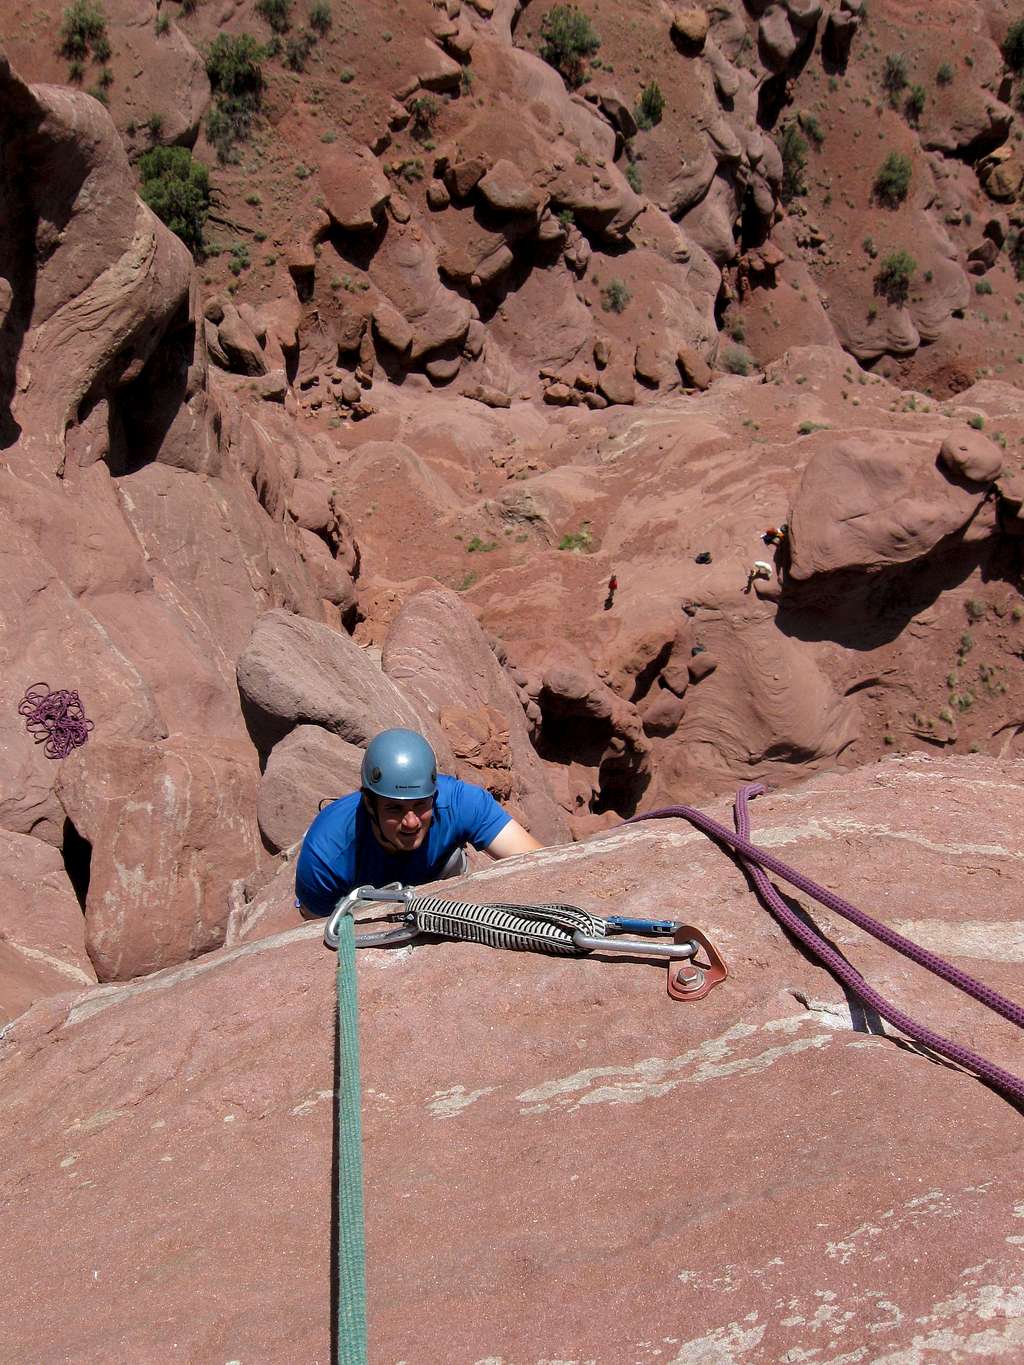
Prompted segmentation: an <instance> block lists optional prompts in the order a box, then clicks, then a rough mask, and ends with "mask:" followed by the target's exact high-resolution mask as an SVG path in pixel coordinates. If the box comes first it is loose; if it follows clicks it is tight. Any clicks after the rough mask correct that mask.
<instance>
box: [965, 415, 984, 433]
mask: <svg viewBox="0 0 1024 1365" xmlns="http://www.w3.org/2000/svg"><path fill="white" fill-rule="evenodd" d="M967 425H968V426H969V427H973V428H974V430H975V431H981V430H982V429H983V427H984V426H985V419H984V417H982V415H981V413H980V412H975V413H973V414H972V415H971V416H970V417H968V419H967Z"/></svg>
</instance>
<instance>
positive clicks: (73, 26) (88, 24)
mask: <svg viewBox="0 0 1024 1365" xmlns="http://www.w3.org/2000/svg"><path fill="white" fill-rule="evenodd" d="M106 32H107V19H106V15H105V14H104V13H103V9H102V7H101V6H100V5H99V4H98V3H97V2H96V0H74V4H71V5H69V6H68V7H67V9H66V10H65V11H64V15H63V18H62V19H61V25H60V55H61V56H62V57H67V58H68V59H69V60H71V59H72V58H75V57H77V58H79V60H81V58H83V57H85V56H87V55H88V53H89V52H90V51H93V52H95V46H96V43H97V42H99V41H100V40H101V39H102V38H105V37H106ZM108 56H109V49H108ZM104 60H105V59H104Z"/></svg>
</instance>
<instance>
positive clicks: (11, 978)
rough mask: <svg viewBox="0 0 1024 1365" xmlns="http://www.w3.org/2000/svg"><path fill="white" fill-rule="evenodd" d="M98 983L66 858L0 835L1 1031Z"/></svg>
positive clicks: (44, 847)
mask: <svg viewBox="0 0 1024 1365" xmlns="http://www.w3.org/2000/svg"><path fill="white" fill-rule="evenodd" d="M95 981H96V972H95V970H94V969H93V965H92V963H91V962H90V961H89V958H88V955H87V954H86V951H85V920H84V919H83V917H82V907H81V906H80V905H79V903H78V901H77V900H76V898H75V893H74V890H73V889H72V885H71V882H70V881H69V880H68V875H67V872H66V871H65V867H64V860H63V859H62V857H61V855H60V853H59V852H58V851H57V849H55V848H50V847H49V846H48V845H47V844H44V843H42V842H41V841H40V840H39V839H31V838H27V837H26V836H25V835H23V834H10V833H8V832H7V831H6V830H0V1026H2V1025H3V1024H6V1023H7V1022H9V1021H10V1020H11V1019H14V1018H15V1017H16V1016H17V1015H19V1014H21V1013H22V1011H24V1010H27V1009H28V1008H29V1006H30V1005H32V1004H33V1003H34V1002H35V1001H36V1000H41V999H43V998H45V997H46V996H48V995H60V994H61V993H62V992H64V991H69V990H76V989H81V987H82V986H88V985H91V984H94V983H95Z"/></svg>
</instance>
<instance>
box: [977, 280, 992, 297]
mask: <svg viewBox="0 0 1024 1365" xmlns="http://www.w3.org/2000/svg"><path fill="white" fill-rule="evenodd" d="M974 292H975V293H976V294H991V293H992V285H991V282H990V281H989V280H979V281H978V283H977V284H976V285H975V286H974Z"/></svg>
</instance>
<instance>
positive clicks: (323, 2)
mask: <svg viewBox="0 0 1024 1365" xmlns="http://www.w3.org/2000/svg"><path fill="white" fill-rule="evenodd" d="M309 26H310V28H311V29H313V31H314V32H315V33H319V34H320V37H321V38H322V37H323V36H324V34H325V33H326V32H327V30H328V29H329V28H330V27H331V7H330V5H329V4H328V3H327V0H317V2H316V4H315V5H314V6H313V8H312V9H311V10H310V11H309Z"/></svg>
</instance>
